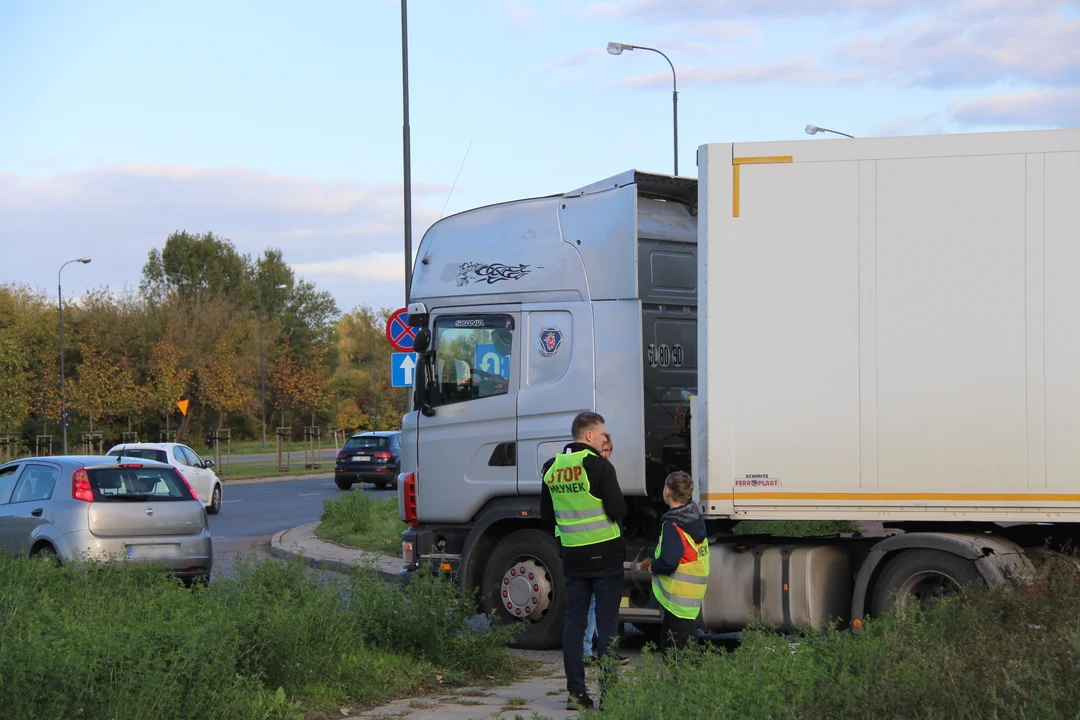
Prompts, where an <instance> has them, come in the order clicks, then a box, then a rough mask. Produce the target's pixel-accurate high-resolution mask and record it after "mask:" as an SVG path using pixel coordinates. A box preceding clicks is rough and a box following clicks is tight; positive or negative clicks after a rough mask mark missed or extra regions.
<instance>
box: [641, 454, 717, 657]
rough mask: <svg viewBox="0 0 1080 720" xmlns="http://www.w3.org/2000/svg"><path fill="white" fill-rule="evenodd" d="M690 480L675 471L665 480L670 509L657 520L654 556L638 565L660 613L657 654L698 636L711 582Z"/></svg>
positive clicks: (701, 523)
mask: <svg viewBox="0 0 1080 720" xmlns="http://www.w3.org/2000/svg"><path fill="white" fill-rule="evenodd" d="M693 497H694V481H693V480H691V479H690V476H689V475H687V474H686V473H684V472H673V473H671V474H670V475H668V476H667V480H666V481H665V482H664V502H665V503H666V504H667V506H668V507H669V508H670V510H668V511H667V512H666V513H664V516H663V517H661V518H660V521H661V523H662V525H661V528H660V542H659V543H657V545H656V556H655V558H652V559H645V560H643V561H642V562H641V566H640V567H641V569H642V570H647V571H649V572H650V573H652V589H653V595H654V596H655V597H656V600H657V602H659V603H660V606H661V607H662V608H663V609H664V615H663V621H662V622H663V625H662V631H663V634H662V642H661V650H664V649H666V648H667V647H670V646H672V645H674V646H675V647H677V648H685V647H687V645H689V644H690V641H691V640H692V639H693V638H694V637H696V636H697V618H698V615H699V614H700V613H701V601H702V599H703V598H704V597H705V586H706V582H707V581H708V578H709V541H708V539H707V538H706V537H705V518H703V517H702V516H701V510H700V509H699V508H698V506H697V504H696V503H694V502H692V500H693Z"/></svg>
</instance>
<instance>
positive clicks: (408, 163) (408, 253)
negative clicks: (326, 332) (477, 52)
mask: <svg viewBox="0 0 1080 720" xmlns="http://www.w3.org/2000/svg"><path fill="white" fill-rule="evenodd" d="M401 110H402V125H401V152H402V164H403V165H404V178H403V183H404V189H405V307H406V308H407V307H409V298H410V297H411V295H412V151H411V149H410V147H409V18H408V12H407V11H406V9H405V0H401ZM412 410H413V393H411V392H406V393H405V412H407V413H410V412H412Z"/></svg>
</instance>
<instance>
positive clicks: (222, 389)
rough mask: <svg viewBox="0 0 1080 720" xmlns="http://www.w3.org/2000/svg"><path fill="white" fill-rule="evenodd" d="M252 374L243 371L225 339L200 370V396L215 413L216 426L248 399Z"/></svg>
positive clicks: (242, 405) (240, 408) (239, 409)
mask: <svg viewBox="0 0 1080 720" xmlns="http://www.w3.org/2000/svg"><path fill="white" fill-rule="evenodd" d="M250 376H251V374H250V373H249V372H247V371H246V370H244V369H242V368H241V366H240V363H239V362H238V358H237V355H236V352H235V351H234V350H233V349H232V348H230V347H229V343H228V342H227V340H225V339H224V338H223V339H221V340H219V341H218V342H217V345H216V346H215V348H214V352H213V353H212V354H211V355H210V357H208V358H206V360H205V361H204V363H203V365H202V367H200V368H199V396H200V397H201V398H202V400H203V401H204V402H205V403H206V404H207V405H209V406H210V407H211V408H212V409H213V410H215V411H216V412H217V414H218V427H222V425H223V423H224V422H225V416H226V415H229V414H230V413H235V412H240V411H241V410H243V409H245V407H247V406H248V404H249V403H250V400H251V377H250Z"/></svg>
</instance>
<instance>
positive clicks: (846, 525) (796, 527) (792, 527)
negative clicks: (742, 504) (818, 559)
mask: <svg viewBox="0 0 1080 720" xmlns="http://www.w3.org/2000/svg"><path fill="white" fill-rule="evenodd" d="M858 531H859V523H857V522H855V521H854V520H743V521H742V522H741V523H739V524H738V525H736V526H735V528H734V532H736V533H738V534H740V535H776V536H780V537H815V536H820V535H839V534H841V533H853V532H858Z"/></svg>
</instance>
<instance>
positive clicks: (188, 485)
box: [173, 468, 199, 500]
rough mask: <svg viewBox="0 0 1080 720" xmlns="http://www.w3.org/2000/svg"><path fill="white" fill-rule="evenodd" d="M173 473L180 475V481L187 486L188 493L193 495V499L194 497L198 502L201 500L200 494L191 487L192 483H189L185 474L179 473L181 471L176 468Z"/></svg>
mask: <svg viewBox="0 0 1080 720" xmlns="http://www.w3.org/2000/svg"><path fill="white" fill-rule="evenodd" d="M173 472H175V473H176V474H177V475H179V476H180V479H181V480H183V481H184V485H186V486H187V489H188V492H189V493H191V497H193V498H195V499H196V500H198V499H199V493H197V492H195V488H193V487H191V483H189V482H188V481H187V478H186V477H184V473H182V472H180V471H179V470H177V469H176V468H173Z"/></svg>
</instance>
